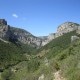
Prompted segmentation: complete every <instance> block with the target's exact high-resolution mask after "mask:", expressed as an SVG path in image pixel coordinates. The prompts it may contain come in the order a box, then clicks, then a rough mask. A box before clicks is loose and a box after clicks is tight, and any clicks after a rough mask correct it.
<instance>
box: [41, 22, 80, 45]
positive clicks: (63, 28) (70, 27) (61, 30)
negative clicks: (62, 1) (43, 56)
mask: <svg viewBox="0 0 80 80" xmlns="http://www.w3.org/2000/svg"><path fill="white" fill-rule="evenodd" d="M74 30H80V24H77V23H73V22H65V23H63V24H61V25H60V26H58V28H57V32H56V33H51V34H49V35H48V36H47V39H45V40H44V41H42V46H44V45H46V44H47V43H49V42H50V41H51V40H53V39H55V38H57V37H59V36H62V35H63V34H65V33H68V32H71V31H74Z"/></svg>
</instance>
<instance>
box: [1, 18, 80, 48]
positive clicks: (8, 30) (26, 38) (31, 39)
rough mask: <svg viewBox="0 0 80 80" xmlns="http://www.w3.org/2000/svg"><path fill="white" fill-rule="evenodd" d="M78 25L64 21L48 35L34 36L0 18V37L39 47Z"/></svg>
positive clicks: (75, 28)
mask: <svg viewBox="0 0 80 80" xmlns="http://www.w3.org/2000/svg"><path fill="white" fill-rule="evenodd" d="M79 26H80V25H79V24H77V23H73V22H65V23H63V24H61V25H60V26H59V27H58V29H57V32H56V33H51V34H49V35H48V36H41V37H36V36H34V35H32V34H31V33H30V32H28V31H26V30H24V29H20V28H15V27H12V26H10V25H8V24H7V21H6V20H5V19H0V38H2V39H6V40H10V41H13V42H14V41H15V42H21V43H23V44H28V45H32V46H33V47H37V48H39V47H41V46H44V45H46V44H47V43H49V42H50V41H51V40H53V39H55V38H57V37H59V36H61V35H63V34H65V33H68V32H70V31H74V30H77V29H78V27H79Z"/></svg>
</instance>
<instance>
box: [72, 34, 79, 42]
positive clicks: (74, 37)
mask: <svg viewBox="0 0 80 80" xmlns="http://www.w3.org/2000/svg"><path fill="white" fill-rule="evenodd" d="M77 39H79V37H78V36H76V35H74V36H71V42H73V41H75V40H77Z"/></svg>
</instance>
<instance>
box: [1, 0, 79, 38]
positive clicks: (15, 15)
mask: <svg viewBox="0 0 80 80" xmlns="http://www.w3.org/2000/svg"><path fill="white" fill-rule="evenodd" d="M0 18H4V19H6V20H7V21H8V24H10V25H11V26H15V27H18V28H22V29H25V30H27V31H29V32H31V33H32V34H33V35H35V36H46V35H48V34H49V33H54V32H56V30H57V27H58V26H59V25H60V24H62V23H64V22H66V21H71V22H77V23H80V0H0Z"/></svg>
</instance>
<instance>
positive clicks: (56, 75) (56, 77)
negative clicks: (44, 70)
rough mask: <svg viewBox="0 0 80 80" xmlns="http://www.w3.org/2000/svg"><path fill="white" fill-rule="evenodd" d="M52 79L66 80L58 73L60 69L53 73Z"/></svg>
mask: <svg viewBox="0 0 80 80" xmlns="http://www.w3.org/2000/svg"><path fill="white" fill-rule="evenodd" d="M54 80H66V79H65V78H63V77H62V76H61V74H60V70H59V71H57V72H55V73H54Z"/></svg>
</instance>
